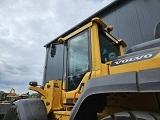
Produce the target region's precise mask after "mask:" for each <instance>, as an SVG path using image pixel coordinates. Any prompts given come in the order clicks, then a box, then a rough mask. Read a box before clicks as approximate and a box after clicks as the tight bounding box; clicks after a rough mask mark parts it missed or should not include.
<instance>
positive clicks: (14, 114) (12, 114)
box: [3, 106, 20, 120]
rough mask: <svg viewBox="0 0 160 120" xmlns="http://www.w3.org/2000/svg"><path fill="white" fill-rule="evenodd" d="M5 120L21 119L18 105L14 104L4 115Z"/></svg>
mask: <svg viewBox="0 0 160 120" xmlns="http://www.w3.org/2000/svg"><path fill="white" fill-rule="evenodd" d="M3 120H20V119H19V116H18V111H17V107H16V106H12V107H11V108H10V109H9V110H8V111H7V113H6V114H5V116H4V119H3Z"/></svg>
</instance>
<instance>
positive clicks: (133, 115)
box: [101, 111, 160, 120]
mask: <svg viewBox="0 0 160 120" xmlns="http://www.w3.org/2000/svg"><path fill="white" fill-rule="evenodd" d="M101 120H160V114H159V113H153V112H144V111H125V112H119V113H116V114H114V115H111V116H107V117H105V118H103V119H101Z"/></svg>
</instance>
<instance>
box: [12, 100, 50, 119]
mask: <svg viewBox="0 0 160 120" xmlns="http://www.w3.org/2000/svg"><path fill="white" fill-rule="evenodd" d="M14 104H15V105H16V106H17V110H18V114H19V118H20V120H47V112H46V109H45V105H44V104H43V101H42V100H41V99H39V98H33V99H20V100H17V101H15V102H14Z"/></svg>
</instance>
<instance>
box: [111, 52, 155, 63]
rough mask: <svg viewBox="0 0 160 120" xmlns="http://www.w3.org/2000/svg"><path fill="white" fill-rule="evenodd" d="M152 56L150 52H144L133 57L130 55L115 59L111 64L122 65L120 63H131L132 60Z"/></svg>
mask: <svg viewBox="0 0 160 120" xmlns="http://www.w3.org/2000/svg"><path fill="white" fill-rule="evenodd" d="M151 57H153V54H151V53H148V54H144V55H139V56H133V57H130V58H125V59H119V60H115V61H113V62H112V64H111V65H120V64H125V63H130V62H135V61H140V60H145V59H149V58H151Z"/></svg>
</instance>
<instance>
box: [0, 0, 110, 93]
mask: <svg viewBox="0 0 160 120" xmlns="http://www.w3.org/2000/svg"><path fill="white" fill-rule="evenodd" d="M112 1H113V0H0V91H6V92H9V91H10V89H11V88H14V89H15V90H16V93H18V94H21V93H26V92H28V83H29V81H37V82H38V83H39V84H41V83H42V78H43V66H44V60H45V48H44V47H43V46H44V45H45V44H46V43H48V42H50V41H51V40H53V39H54V38H56V37H58V36H59V35H61V34H62V33H64V32H65V31H66V30H68V29H70V28H71V27H74V26H75V25H77V24H78V23H79V22H81V21H82V20H84V19H85V18H87V17H89V16H90V15H92V14H93V13H95V12H97V11H98V10H100V9H102V8H103V7H105V6H106V5H107V4H109V3H111V2H112ZM29 92H31V91H29Z"/></svg>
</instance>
